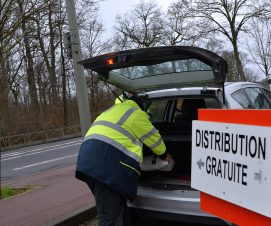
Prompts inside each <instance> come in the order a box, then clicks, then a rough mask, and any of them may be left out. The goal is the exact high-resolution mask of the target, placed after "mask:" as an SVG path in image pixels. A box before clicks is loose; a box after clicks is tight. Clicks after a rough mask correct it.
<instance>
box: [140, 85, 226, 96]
mask: <svg viewBox="0 0 271 226" xmlns="http://www.w3.org/2000/svg"><path fill="white" fill-rule="evenodd" d="M203 90H204V91H205V92H206V91H215V92H217V91H219V90H221V89H220V88H214V87H206V88H205V87H187V88H173V89H162V90H156V91H150V92H146V93H144V94H142V95H143V96H147V97H148V98H161V97H174V96H186V95H187V96H188V95H190V96H191V95H202V91H203Z"/></svg>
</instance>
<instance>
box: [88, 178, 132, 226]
mask: <svg viewBox="0 0 271 226" xmlns="http://www.w3.org/2000/svg"><path fill="white" fill-rule="evenodd" d="M87 184H88V186H89V188H90V190H91V192H92V193H93V195H94V197H95V201H96V208H97V211H98V217H99V226H130V225H131V222H130V216H129V212H128V208H127V204H126V203H127V201H126V199H125V198H124V197H123V196H121V195H120V194H118V193H117V192H116V191H114V190H113V189H112V188H111V187H109V186H108V185H106V184H104V183H101V182H99V181H98V180H96V179H93V178H88V180H87Z"/></svg>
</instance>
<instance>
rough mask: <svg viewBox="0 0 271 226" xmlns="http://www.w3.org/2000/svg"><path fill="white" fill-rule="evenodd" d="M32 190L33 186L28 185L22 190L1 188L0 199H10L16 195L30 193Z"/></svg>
mask: <svg viewBox="0 0 271 226" xmlns="http://www.w3.org/2000/svg"><path fill="white" fill-rule="evenodd" d="M32 189H34V186H31V185H28V186H27V187H24V188H12V187H3V188H1V193H0V199H5V198H8V197H12V196H14V195H18V194H21V193H24V192H27V191H30V190H32Z"/></svg>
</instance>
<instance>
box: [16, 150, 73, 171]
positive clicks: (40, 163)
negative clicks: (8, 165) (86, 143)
mask: <svg viewBox="0 0 271 226" xmlns="http://www.w3.org/2000/svg"><path fill="white" fill-rule="evenodd" d="M76 155H78V154H72V155H67V156H65V157H61V158H56V159H52V160H47V161H43V162H38V163H34V164H31V165H26V166H22V167H19V168H15V169H12V170H15V171H16V170H21V169H25V168H30V167H33V166H38V165H42V164H45V163H49V162H55V161H58V160H62V159H66V158H70V157H73V156H76Z"/></svg>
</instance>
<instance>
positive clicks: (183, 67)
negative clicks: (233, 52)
mask: <svg viewBox="0 0 271 226" xmlns="http://www.w3.org/2000/svg"><path fill="white" fill-rule="evenodd" d="M112 71H113V72H115V73H117V74H120V75H122V76H124V77H126V78H129V79H132V80H133V79H137V78H142V77H149V76H154V75H161V74H172V73H182V72H194V71H212V68H211V67H210V66H209V65H207V64H205V63H203V62H201V61H199V60H197V59H185V60H175V61H167V62H163V63H159V64H155V65H143V66H132V67H126V68H120V69H114V70H112Z"/></svg>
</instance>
